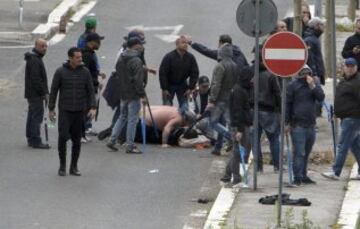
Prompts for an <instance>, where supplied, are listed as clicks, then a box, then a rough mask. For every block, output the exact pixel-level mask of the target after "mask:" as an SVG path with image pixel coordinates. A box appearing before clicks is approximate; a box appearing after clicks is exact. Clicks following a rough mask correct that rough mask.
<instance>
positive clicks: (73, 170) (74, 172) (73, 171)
mask: <svg viewBox="0 0 360 229" xmlns="http://www.w3.org/2000/svg"><path fill="white" fill-rule="evenodd" d="M69 174H70V175H72V176H81V173H80V171H79V170H78V169H77V168H70V170H69Z"/></svg>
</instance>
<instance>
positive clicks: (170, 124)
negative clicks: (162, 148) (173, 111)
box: [161, 117, 182, 145]
mask: <svg viewBox="0 0 360 229" xmlns="http://www.w3.org/2000/svg"><path fill="white" fill-rule="evenodd" d="M181 122H182V120H181V117H176V118H173V119H171V120H170V121H169V122H168V123H167V124H166V125H165V127H164V129H163V132H162V139H161V140H162V141H161V142H162V144H163V145H166V144H167V142H168V139H169V135H170V132H171V130H172V129H173V128H174V127H175V126H176V125H180V124H181Z"/></svg>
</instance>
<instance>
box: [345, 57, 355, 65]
mask: <svg viewBox="0 0 360 229" xmlns="http://www.w3.org/2000/svg"><path fill="white" fill-rule="evenodd" d="M345 65H357V61H356V60H355V59H354V58H352V57H349V58H347V59H345Z"/></svg>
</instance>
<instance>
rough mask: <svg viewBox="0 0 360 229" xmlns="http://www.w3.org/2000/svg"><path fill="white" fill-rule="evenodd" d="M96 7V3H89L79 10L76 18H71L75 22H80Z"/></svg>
mask: <svg viewBox="0 0 360 229" xmlns="http://www.w3.org/2000/svg"><path fill="white" fill-rule="evenodd" d="M95 5H96V1H91V2H88V3H87V4H84V5H82V6H81V8H80V10H78V11H77V12H76V13H75V14H74V16H72V17H71V20H72V21H73V22H79V21H80V20H81V18H82V17H83V16H84V15H86V14H87V13H88V12H89V11H90V10H91V9H92V8H93V7H94V6H95Z"/></svg>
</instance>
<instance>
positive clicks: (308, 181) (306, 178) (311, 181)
mask: <svg viewBox="0 0 360 229" xmlns="http://www.w3.org/2000/svg"><path fill="white" fill-rule="evenodd" d="M301 183H303V184H316V182H315V181H313V180H311V179H310V177H305V178H303V179H302V181H301Z"/></svg>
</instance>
